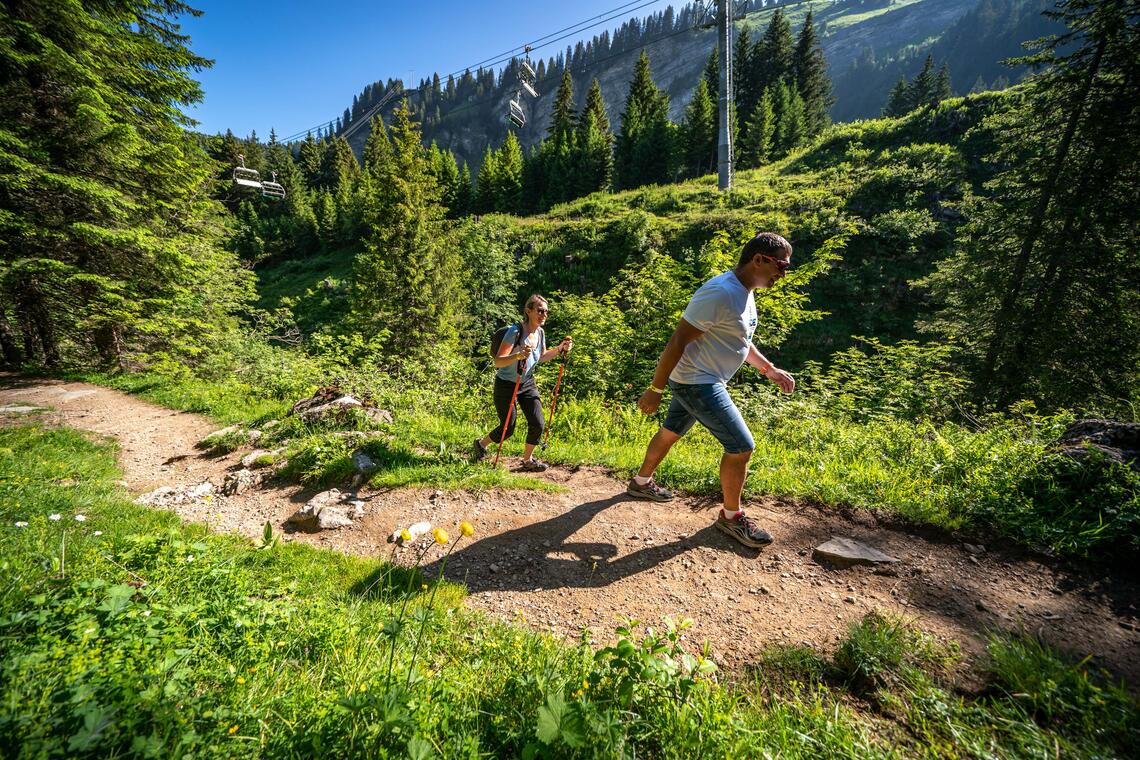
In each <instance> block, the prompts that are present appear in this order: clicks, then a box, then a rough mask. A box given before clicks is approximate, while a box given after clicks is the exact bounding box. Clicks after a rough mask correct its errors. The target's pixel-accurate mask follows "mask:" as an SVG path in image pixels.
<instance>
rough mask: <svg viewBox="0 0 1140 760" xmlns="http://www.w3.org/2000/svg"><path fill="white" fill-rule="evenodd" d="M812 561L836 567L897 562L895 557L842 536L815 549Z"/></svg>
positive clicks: (833, 537)
mask: <svg viewBox="0 0 1140 760" xmlns="http://www.w3.org/2000/svg"><path fill="white" fill-rule="evenodd" d="M812 559H814V560H815V561H816V562H827V563H828V564H831V565H835V566H837V567H851V566H852V565H883V564H889V563H891V562H898V559H897V558H895V557H892V556H890V555H888V554H883V553H882V552H881V551H879V550H878V549H875V548H872V547H870V546H867V545H866V544H861V543H859V542H858V541H856V540H855V539H853V538H846V537H844V536H832V537H831V540H830V541H828V542H826V543H823V544H820V545H819V546H817V547H815V550H814V551H813V552H812Z"/></svg>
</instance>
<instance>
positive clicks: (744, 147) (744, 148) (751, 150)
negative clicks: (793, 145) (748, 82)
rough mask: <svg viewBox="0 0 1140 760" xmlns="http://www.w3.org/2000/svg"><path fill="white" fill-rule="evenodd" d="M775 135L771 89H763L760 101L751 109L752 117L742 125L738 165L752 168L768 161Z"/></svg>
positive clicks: (774, 111)
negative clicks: (742, 135)
mask: <svg viewBox="0 0 1140 760" xmlns="http://www.w3.org/2000/svg"><path fill="white" fill-rule="evenodd" d="M775 136H776V110H775V105H774V104H773V98H772V91H771V90H764V94H763V96H761V98H760V102H759V103H757V104H756V108H754V109H753V110H752V117H751V118H750V119H748V123H747V124H746V125H745V127H744V139H743V140H742V141H741V146H740V157H739V161H740V165H741V166H742V167H744V168H746V169H754V168H756V167H758V166H763V165H764V164H766V163H768V161H769V159H770V158H771V155H772V147H773V142H774V140H775Z"/></svg>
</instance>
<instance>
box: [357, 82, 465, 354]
mask: <svg viewBox="0 0 1140 760" xmlns="http://www.w3.org/2000/svg"><path fill="white" fill-rule="evenodd" d="M411 116H412V111H411V108H410V107H409V106H408V103H407V101H406V100H405V101H404V102H403V103H401V105H400V106H399V107H398V108H397V109H396V111H395V112H394V113H393V115H392V126H391V129H390V132H391V139H392V160H391V161H390V163H389V167H390V168H389V170H388V171H387V172H386V173H385V174H384V175H383V176H382V177H381V178H380V181H379V182H378V186H380V187H382V188H383V189H384V192H383V193H381V194H378V195H377V196H375V197H373V198H371V199H369V202H368V203H366V204H365V226H366V229H368V230H369V231H370V234H369V235H368V236H366V238H365V239H364V250H363V251H362V252H361V253H360V254H358V255H357V257H356V261H355V263H354V267H353V290H352V322H353V325H354V326H355V328H356V330H357V331H358V332H360V334H362V335H363V336H364V337H365V338H366V339H367V340H368V341H369V342H370V343H372V344H373V345H374V346H379V347H381V348H382V349H383V351H384V355H385V356H387V357H388V360H389V361H390V362H391V363H392V364H393V365H399V364H402V363H404V362H408V361H411V362H415V361H421V360H423V359H425V358H426V357H427V356H429V355H431V354H437V353H438V352H439V351H440V349H441V347H444V348H446V347H447V346H448V345H454V343H455V339H454V335H455V329H454V321H455V319H456V316H457V314H458V312H459V309H460V306H461V298H462V288H461V283H460V279H461V278H460V262H459V259H458V256H457V254H456V253H455V252H454V251H453V248H452V246H451V245H449V244H448V242H447V239H446V236H445V234H444V223H443V216H444V208H443V206H442V205H441V204H440V188H439V185H438V184H437V183H436V181H435V177H434V176H433V173H432V170H431V166H430V163H429V160H428V156H427V151H425V150H424V148H423V145H422V144H421V142H420V131H419V126H418V125H417V124H416V123H415V122H414V121H412V118H411Z"/></svg>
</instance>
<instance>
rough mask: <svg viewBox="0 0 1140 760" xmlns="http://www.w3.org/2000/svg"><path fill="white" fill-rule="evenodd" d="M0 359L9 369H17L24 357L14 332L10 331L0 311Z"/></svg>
mask: <svg viewBox="0 0 1140 760" xmlns="http://www.w3.org/2000/svg"><path fill="white" fill-rule="evenodd" d="M0 357H2V358H3V361H4V364H5V365H7V366H9V367H18V366H20V365H21V364H23V363H24V355H23V353H22V352H21V351H20V346H19V344H18V343H17V341H16V331H15V330H13V329H12V325H11V324H9V322H8V317H7V315H6V314H4V312H3V311H0Z"/></svg>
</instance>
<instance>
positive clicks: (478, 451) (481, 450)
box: [471, 438, 487, 462]
mask: <svg viewBox="0 0 1140 760" xmlns="http://www.w3.org/2000/svg"><path fill="white" fill-rule="evenodd" d="M471 456H472V457H474V459H475V461H476V462H482V461H483V459H484V458H486V456H487V447H486V446H484V445H483V441H481V440H479V439H478V438H476V439H475V446H474V447H473V448H472V449H471Z"/></svg>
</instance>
